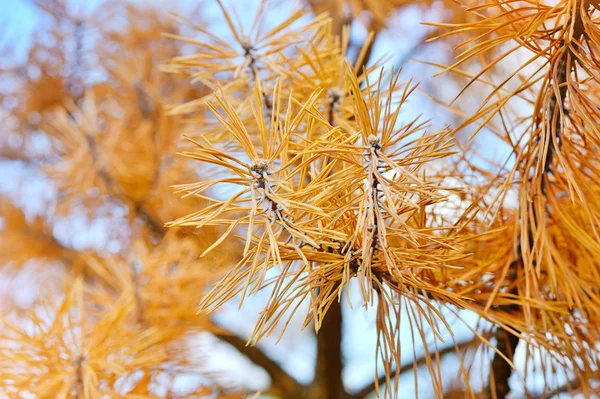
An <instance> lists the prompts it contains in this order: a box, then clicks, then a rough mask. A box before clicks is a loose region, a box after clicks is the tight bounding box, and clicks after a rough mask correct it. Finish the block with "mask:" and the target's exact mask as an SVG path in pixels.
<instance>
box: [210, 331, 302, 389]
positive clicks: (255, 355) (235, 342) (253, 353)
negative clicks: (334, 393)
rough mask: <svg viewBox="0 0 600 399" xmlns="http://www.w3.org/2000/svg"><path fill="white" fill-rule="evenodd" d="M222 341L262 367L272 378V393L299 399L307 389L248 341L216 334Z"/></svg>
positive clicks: (224, 334) (226, 333) (231, 335)
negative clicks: (249, 344)
mask: <svg viewBox="0 0 600 399" xmlns="http://www.w3.org/2000/svg"><path fill="white" fill-rule="evenodd" d="M214 334H215V336H216V337H217V338H219V339H220V340H221V341H223V342H226V343H228V344H229V345H231V346H233V347H234V348H235V349H237V351H238V352H240V353H241V354H243V355H244V356H246V357H247V358H248V359H250V360H251V361H252V362H253V363H254V364H256V365H257V366H260V367H262V368H263V369H264V370H265V371H266V372H267V374H269V377H270V378H271V389H270V390H269V391H271V392H272V393H274V394H280V395H282V397H290V398H297V397H300V396H301V392H303V391H304V390H305V387H304V386H303V385H302V384H300V383H299V382H298V381H296V379H294V378H293V377H292V376H290V375H289V374H288V373H286V372H285V371H284V370H283V369H282V368H281V366H280V365H279V364H278V363H277V362H275V361H274V360H273V359H271V358H270V357H268V356H267V355H265V353H264V352H263V351H262V350H260V349H259V348H257V347H253V346H248V345H246V341H245V340H243V339H242V338H240V337H238V336H237V335H235V334H233V333H231V332H222V333H220V332H216V333H214Z"/></svg>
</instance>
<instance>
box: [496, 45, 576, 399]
mask: <svg viewBox="0 0 600 399" xmlns="http://www.w3.org/2000/svg"><path fill="white" fill-rule="evenodd" d="M560 47H564V42H562V43H561V46H560ZM568 54H569V50H568V49H566V48H565V49H564V50H563V53H562V54H561V56H560V58H559V60H558V62H557V63H556V69H555V70H552V71H550V73H551V79H550V93H551V94H550V101H549V104H548V115H547V119H546V120H547V121H549V122H550V123H551V126H552V127H551V131H550V137H549V138H548V140H549V142H548V145H547V148H546V151H545V153H544V154H542V156H541V158H542V159H544V160H545V161H544V166H543V169H542V172H541V182H540V186H541V192H542V195H543V196H544V197H546V196H547V192H546V187H547V182H548V177H549V175H550V174H551V173H552V165H553V158H554V154H555V152H556V146H555V140H556V142H559V141H560V138H561V135H562V130H563V125H562V118H561V113H562V111H563V110H564V108H565V104H564V102H565V99H566V95H567V85H566V82H567V75H568V67H567V57H568ZM554 87H557V88H558V97H557V95H556V91H555V90H554ZM552 136H554V137H552ZM554 139H555V140H554ZM532 179H533V178H530V182H531V181H532ZM537 212H538V209H537V208H536V207H534V208H533V223H534V225H538V221H539V220H540V216H539V215H538V214H537ZM527 235H528V241H529V249H531V248H533V246H534V245H535V239H534V232H533V230H532V228H531V225H530V226H529V229H528V231H527ZM517 252H518V256H517V259H515V260H514V261H513V262H512V264H511V265H510V272H509V273H510V278H509V279H510V280H514V279H516V277H517V275H518V270H517V268H518V267H522V266H523V264H524V261H523V253H522V248H521V247H520V245H519V246H518V249H517ZM509 293H510V294H513V295H515V296H518V294H519V292H518V289H517V286H516V285H514V286H513V288H512V289H511V290H510V291H509ZM502 310H505V311H517V310H518V306H516V305H511V306H507V307H503V309H502ZM495 336H496V340H497V342H498V343H497V350H498V351H499V352H500V353H501V354H502V355H504V356H505V357H506V358H507V359H509V360H511V361H512V359H513V357H514V354H515V351H516V349H517V346H518V344H519V337H518V336H515V335H513V334H511V333H509V332H507V331H505V330H503V329H497V330H496V333H495ZM491 369H492V372H491V374H490V381H489V384H488V387H487V388H486V391H487V392H488V395H489V397H493V398H495V399H504V398H505V397H506V396H507V395H508V394H509V393H510V385H509V379H510V376H511V375H512V371H513V369H512V367H511V365H510V364H509V363H508V362H507V361H506V359H504V358H503V357H502V356H500V355H499V354H498V353H496V352H495V353H494V355H493V358H492V365H491Z"/></svg>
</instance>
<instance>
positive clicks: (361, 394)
mask: <svg viewBox="0 0 600 399" xmlns="http://www.w3.org/2000/svg"><path fill="white" fill-rule="evenodd" d="M475 342H477V341H475V340H469V341H465V342H459V343H457V344H456V346H454V345H450V346H447V347H445V348H442V349H440V350H438V351H437V356H439V357H443V356H446V355H448V354H450V353H455V352H456V351H457V350H461V349H466V348H468V347H469V346H471V345H473V344H474V343H475ZM435 356H436V353H435V352H434V353H429V354H423V355H422V356H421V357H418V358H417V359H416V360H415V361H413V362H412V363H408V364H405V365H404V366H402V367H400V373H399V374H403V373H406V372H408V371H411V370H413V368H414V367H416V366H422V365H424V364H425V363H427V359H428V358H434V357H435ZM392 374H394V373H392ZM386 381H387V377H386V375H385V374H383V375H380V376H379V378H378V379H377V382H375V381H373V382H372V383H370V384H369V385H367V386H366V387H364V388H362V389H361V390H360V391H358V392H356V393H355V394H353V395H352V396H351V397H352V398H353V399H364V398H366V397H367V396H369V395H370V394H371V393H373V392H374V391H375V387H376V386H381V385H384V384H385V383H386Z"/></svg>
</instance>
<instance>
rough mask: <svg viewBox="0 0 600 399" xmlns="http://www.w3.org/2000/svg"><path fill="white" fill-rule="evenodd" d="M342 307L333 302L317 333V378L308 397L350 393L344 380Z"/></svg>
mask: <svg viewBox="0 0 600 399" xmlns="http://www.w3.org/2000/svg"><path fill="white" fill-rule="evenodd" d="M342 370H343V360H342V307H341V304H340V303H339V302H338V301H337V300H336V301H334V302H333V303H332V304H331V307H330V308H329V310H328V311H327V314H326V315H325V317H324V319H323V323H322V325H321V329H320V330H319V332H318V334H317V361H316V365H315V379H314V381H313V384H312V389H311V390H310V391H311V392H310V393H309V395H308V397H310V398H312V399H342V398H346V397H347V396H348V395H347V394H346V391H345V390H344V384H343V382H342Z"/></svg>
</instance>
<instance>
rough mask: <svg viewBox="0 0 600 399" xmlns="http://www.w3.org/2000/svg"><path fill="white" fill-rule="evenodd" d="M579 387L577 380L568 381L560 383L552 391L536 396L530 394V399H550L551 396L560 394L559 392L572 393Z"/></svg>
mask: <svg viewBox="0 0 600 399" xmlns="http://www.w3.org/2000/svg"><path fill="white" fill-rule="evenodd" d="M579 387H580V384H579V382H577V381H569V382H567V383H566V384H564V385H561V386H559V387H557V388H554V389H553V390H552V391H550V392H548V393H542V394H539V395H537V396H532V397H531V399H552V398H553V397H555V396H557V395H560V394H561V393H570V394H572V393H574V391H577V390H578V389H579Z"/></svg>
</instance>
